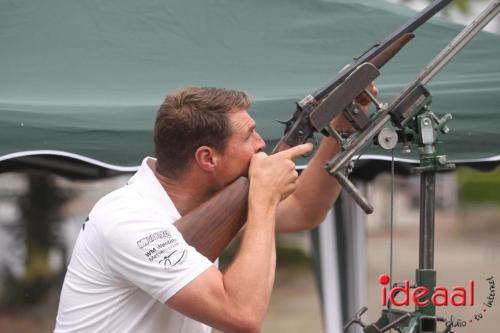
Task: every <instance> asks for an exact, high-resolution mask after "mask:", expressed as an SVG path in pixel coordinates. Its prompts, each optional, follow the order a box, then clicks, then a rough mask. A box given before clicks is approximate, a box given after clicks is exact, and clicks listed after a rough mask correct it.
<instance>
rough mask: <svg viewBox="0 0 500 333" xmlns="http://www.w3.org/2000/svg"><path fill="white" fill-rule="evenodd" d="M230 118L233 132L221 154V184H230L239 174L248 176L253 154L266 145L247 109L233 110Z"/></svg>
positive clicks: (219, 181)
mask: <svg viewBox="0 0 500 333" xmlns="http://www.w3.org/2000/svg"><path fill="white" fill-rule="evenodd" d="M228 118H229V124H230V126H231V131H232V133H231V136H230V137H229V140H228V142H227V145H226V149H225V150H224V153H222V154H221V155H220V156H219V159H220V163H219V167H218V169H219V176H220V177H218V178H219V179H218V183H219V185H221V186H225V185H228V184H229V183H231V182H233V181H234V180H236V178H238V177H239V176H246V175H247V174H248V167H249V166H250V160H251V159H252V156H253V155H254V154H255V153H257V152H259V151H261V150H263V149H264V148H265V146H266V144H265V142H264V140H262V138H261V136H260V135H259V134H258V133H257V131H256V130H255V121H254V120H253V119H252V118H251V117H250V116H249V115H248V113H247V111H246V110H235V111H232V112H230V113H229V115H228Z"/></svg>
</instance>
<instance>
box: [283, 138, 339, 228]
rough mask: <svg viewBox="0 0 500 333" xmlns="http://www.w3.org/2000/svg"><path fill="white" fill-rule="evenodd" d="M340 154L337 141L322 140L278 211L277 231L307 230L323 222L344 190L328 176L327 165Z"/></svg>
mask: <svg viewBox="0 0 500 333" xmlns="http://www.w3.org/2000/svg"><path fill="white" fill-rule="evenodd" d="M339 150H340V146H339V144H338V142H337V141H336V140H334V139H331V138H324V139H323V140H322V142H321V144H320V145H319V147H318V149H317V151H316V154H314V157H313V158H312V159H311V160H310V162H309V164H308V166H307V168H306V169H305V170H304V171H303V172H302V174H301V175H300V177H299V179H298V180H297V189H296V190H295V192H294V193H293V194H292V195H290V196H289V197H288V198H287V199H286V200H284V201H282V202H281V203H280V205H279V207H278V215H277V222H276V223H277V225H276V228H277V231H280V232H288V231H300V230H306V229H310V228H313V227H315V226H316V225H318V224H319V223H321V222H322V221H323V219H324V218H325V216H326V214H327V213H328V210H329V209H330V208H331V207H332V205H333V204H334V202H335V200H336V199H337V197H338V195H339V193H340V190H341V186H340V185H339V183H338V182H337V180H336V179H335V177H332V176H330V175H329V174H328V173H327V172H326V170H325V169H324V165H325V163H326V162H327V161H328V160H329V159H330V158H332V156H334V155H335V154H336V153H338V152H339Z"/></svg>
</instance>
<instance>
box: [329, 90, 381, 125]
mask: <svg viewBox="0 0 500 333" xmlns="http://www.w3.org/2000/svg"><path fill="white" fill-rule="evenodd" d="M366 89H367V90H368V91H369V92H370V93H371V94H372V95H373V96H375V97H377V96H378V88H377V86H375V83H373V82H372V83H370V85H368V87H366ZM354 102H355V103H356V107H357V108H358V109H359V110H361V111H362V112H364V113H367V112H368V106H369V104H370V102H371V100H370V98H369V97H368V96H367V95H366V94H365V93H364V92H362V93H361V94H360V95H359V96H358V97H356V99H355V100H354ZM331 125H332V127H333V128H335V129H336V130H337V131H339V132H341V133H350V132H352V131H353V130H354V129H353V128H352V126H351V124H350V123H349V121H347V119H345V117H344V116H343V115H342V114H341V115H339V116H338V117H336V118H335V119H334V120H333V121H332V124H331Z"/></svg>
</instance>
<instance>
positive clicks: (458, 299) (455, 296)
mask: <svg viewBox="0 0 500 333" xmlns="http://www.w3.org/2000/svg"><path fill="white" fill-rule="evenodd" d="M378 281H379V283H380V284H381V285H382V291H381V295H382V305H383V306H387V304H388V302H390V303H391V304H393V305H395V306H406V305H410V300H411V303H413V304H414V305H416V306H419V307H424V306H427V305H429V304H430V303H432V304H433V305H434V306H455V307H458V306H474V301H475V299H474V298H475V282H474V280H469V283H468V285H467V286H466V287H461V286H454V287H452V288H451V289H450V290H449V289H448V288H446V287H444V286H439V285H438V286H436V287H435V288H434V290H433V291H432V292H431V291H430V290H429V289H428V288H426V287H423V286H420V287H416V288H414V289H412V290H411V289H410V282H409V281H408V280H405V281H404V283H403V286H397V285H396V286H394V287H392V288H391V289H389V290H388V289H387V285H388V284H389V282H390V278H389V276H388V275H387V274H382V275H380V276H379V279H378ZM485 281H486V282H487V287H488V296H487V297H486V300H485V302H482V305H483V309H482V312H476V313H474V314H473V315H472V316H471V317H470V318H469V319H467V320H462V319H454V318H453V316H452V317H451V320H449V321H447V322H446V325H447V326H448V327H452V328H457V327H466V326H467V324H470V323H472V322H474V321H479V320H481V319H483V318H484V316H485V314H486V312H487V311H488V309H491V308H492V307H493V303H494V301H495V279H494V277H493V276H490V277H488V278H486V279H485ZM401 294H402V295H403V297H402V299H396V296H397V295H401ZM429 294H432V296H431V297H430V299H429V298H428V297H426V296H428V295H429Z"/></svg>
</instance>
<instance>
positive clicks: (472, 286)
mask: <svg viewBox="0 0 500 333" xmlns="http://www.w3.org/2000/svg"><path fill="white" fill-rule="evenodd" d="M469 289H470V290H469V292H470V293H469V305H470V306H472V305H474V280H469Z"/></svg>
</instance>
